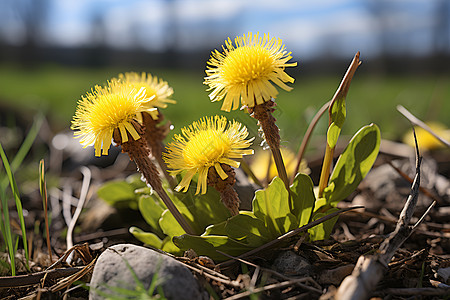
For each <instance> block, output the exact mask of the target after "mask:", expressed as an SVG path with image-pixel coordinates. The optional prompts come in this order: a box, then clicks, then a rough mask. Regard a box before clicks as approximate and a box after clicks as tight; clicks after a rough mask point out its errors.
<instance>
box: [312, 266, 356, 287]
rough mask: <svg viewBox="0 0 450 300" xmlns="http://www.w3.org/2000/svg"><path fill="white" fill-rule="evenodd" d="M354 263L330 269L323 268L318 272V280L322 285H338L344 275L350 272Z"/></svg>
mask: <svg viewBox="0 0 450 300" xmlns="http://www.w3.org/2000/svg"><path fill="white" fill-rule="evenodd" d="M354 267H355V265H353V264H348V265H343V266H340V267H337V268H334V269H331V270H324V271H323V272H321V273H320V274H319V278H318V280H317V281H318V282H319V283H320V284H324V285H336V286H338V285H340V284H341V282H342V280H344V278H345V277H347V276H348V275H350V274H352V272H353V269H354Z"/></svg>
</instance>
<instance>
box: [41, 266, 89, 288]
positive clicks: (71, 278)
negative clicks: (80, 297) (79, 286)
mask: <svg viewBox="0 0 450 300" xmlns="http://www.w3.org/2000/svg"><path fill="white" fill-rule="evenodd" d="M95 261H96V260H95V259H93V260H92V261H91V262H90V263H89V264H88V265H87V266H85V267H83V268H82V269H81V270H80V271H78V272H77V273H75V274H72V275H70V276H69V277H66V278H64V279H62V280H61V281H60V282H58V283H57V284H55V285H53V286H51V287H50V288H49V290H50V291H51V292H57V291H60V290H62V289H64V288H67V287H69V286H71V285H72V283H74V282H75V281H77V280H79V279H80V278H82V277H84V276H86V275H87V274H88V273H90V272H92V271H93V269H94V265H95Z"/></svg>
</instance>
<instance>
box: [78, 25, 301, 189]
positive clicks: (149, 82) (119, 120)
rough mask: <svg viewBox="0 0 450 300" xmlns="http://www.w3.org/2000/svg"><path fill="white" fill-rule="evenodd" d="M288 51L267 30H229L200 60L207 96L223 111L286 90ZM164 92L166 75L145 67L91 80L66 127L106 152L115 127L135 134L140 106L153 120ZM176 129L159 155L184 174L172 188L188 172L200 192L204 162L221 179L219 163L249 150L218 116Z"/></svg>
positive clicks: (239, 131) (242, 132) (242, 134)
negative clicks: (97, 82) (232, 33)
mask: <svg viewBox="0 0 450 300" xmlns="http://www.w3.org/2000/svg"><path fill="white" fill-rule="evenodd" d="M291 58H292V57H291V53H290V52H287V51H286V50H285V47H284V45H283V44H282V41H281V40H280V39H275V38H271V37H269V35H268V34H264V35H263V36H260V35H259V33H257V34H252V33H248V34H247V35H243V36H242V37H236V38H235V39H234V44H233V42H232V41H231V39H230V38H228V40H226V41H225V46H223V53H221V52H219V51H217V50H215V51H214V52H212V54H211V58H210V60H209V61H208V67H207V70H206V74H207V76H206V77H205V79H204V83H205V84H206V85H209V90H210V91H211V93H210V95H209V97H210V99H211V100H212V101H220V100H224V102H223V105H222V110H225V111H230V110H231V109H237V108H239V107H240V104H241V105H245V106H248V107H254V106H255V105H258V104H262V103H264V102H266V101H269V100H271V99H272V98H274V97H276V96H277V94H278V91H277V89H276V88H275V87H274V84H275V85H277V86H279V87H280V88H282V89H284V90H288V91H289V90H291V89H292V88H291V87H289V86H287V85H286V84H285V83H286V82H289V83H292V82H294V79H293V78H292V77H290V76H289V75H287V74H286V73H285V72H284V69H285V67H292V66H296V65H297V63H295V62H294V63H289V62H288V61H289V60H290V59H291ZM172 94H173V90H172V88H171V87H169V85H168V84H167V82H165V81H163V80H161V79H158V78H157V77H154V76H152V75H150V74H146V73H142V74H138V73H124V74H119V75H118V78H113V79H112V80H111V81H109V82H108V84H107V85H106V86H105V87H100V86H95V87H94V88H93V89H92V91H91V92H89V93H87V94H86V96H82V98H81V100H79V102H78V107H77V110H76V112H75V116H74V118H73V121H72V126H71V128H72V129H73V130H75V131H76V133H75V137H78V138H81V140H80V143H81V144H83V145H84V146H85V147H86V146H89V145H94V148H95V155H96V156H100V155H101V154H103V155H107V154H108V150H109V148H110V146H111V141H112V136H113V132H114V131H115V130H118V131H119V132H120V135H121V138H122V142H123V143H126V142H127V141H128V139H129V136H131V138H133V139H134V140H137V139H139V138H140V135H139V133H138V132H137V130H136V128H135V126H134V125H133V124H135V122H139V123H142V115H141V114H142V113H148V114H150V115H151V116H152V118H153V119H155V120H156V119H158V115H159V112H158V108H165V107H167V104H168V103H175V101H174V100H172V99H171V98H170V97H171V96H172ZM181 132H182V134H181V135H175V137H174V141H173V142H172V143H170V144H169V146H168V149H167V150H168V152H167V153H166V154H165V157H164V159H165V161H166V163H167V165H168V168H169V169H170V172H171V173H172V174H174V175H175V174H179V173H183V174H184V177H183V179H182V181H181V182H180V183H179V185H178V186H177V187H176V190H177V191H181V190H182V191H187V189H188V187H189V184H190V182H191V180H192V178H193V177H194V175H195V174H199V179H198V184H197V191H196V193H199V192H201V193H202V194H204V193H206V189H207V183H208V182H207V175H208V170H209V168H210V167H214V168H215V170H216V171H217V174H218V175H219V176H220V177H221V178H222V179H225V178H227V176H228V175H227V174H226V173H225V172H224V170H223V169H222V167H221V164H227V165H230V166H233V167H238V166H239V162H237V161H236V159H240V158H242V157H243V156H244V155H248V154H253V150H251V149H247V148H248V147H249V146H250V145H251V141H252V140H253V139H250V140H246V138H247V136H248V131H247V128H246V127H245V126H243V125H242V124H240V123H238V122H236V121H232V122H228V121H227V120H226V118H225V117H220V116H215V117H205V118H203V119H200V120H199V121H197V122H194V123H192V125H190V126H188V127H184V128H183V129H182V130H181Z"/></svg>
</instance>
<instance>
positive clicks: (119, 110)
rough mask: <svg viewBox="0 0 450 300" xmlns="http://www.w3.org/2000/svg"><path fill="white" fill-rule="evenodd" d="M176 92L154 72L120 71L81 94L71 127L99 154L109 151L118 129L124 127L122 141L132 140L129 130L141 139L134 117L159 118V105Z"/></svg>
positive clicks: (161, 105)
mask: <svg viewBox="0 0 450 300" xmlns="http://www.w3.org/2000/svg"><path fill="white" fill-rule="evenodd" d="M172 94H173V90H172V88H170V87H169V86H168V84H167V82H165V81H162V80H159V81H158V78H157V77H152V76H151V75H150V74H145V73H142V74H141V75H139V74H137V73H125V74H119V78H113V79H112V80H111V81H109V82H108V83H107V85H106V86H104V87H102V86H95V87H94V88H93V89H92V91H91V92H88V93H87V94H86V96H82V97H81V100H79V101H78V107H77V110H76V112H75V116H74V118H73V120H72V126H71V129H73V130H75V131H76V132H75V137H77V138H81V140H80V143H81V144H82V145H83V146H84V147H87V146H90V145H94V148H95V155H96V156H100V155H101V154H103V155H108V150H109V148H110V146H111V141H112V135H113V132H114V130H115V129H118V130H119V131H120V135H121V138H122V142H127V141H128V134H127V132H128V133H129V134H130V135H131V137H132V138H133V139H135V140H137V139H139V138H140V136H139V134H138V133H137V131H136V129H135V127H134V126H133V125H132V122H133V120H134V121H136V122H140V123H141V122H142V115H141V113H148V114H150V115H151V116H152V118H153V119H156V118H158V110H157V107H166V106H167V104H166V103H174V102H175V101H174V100H171V99H169V97H170V96H171V95H172Z"/></svg>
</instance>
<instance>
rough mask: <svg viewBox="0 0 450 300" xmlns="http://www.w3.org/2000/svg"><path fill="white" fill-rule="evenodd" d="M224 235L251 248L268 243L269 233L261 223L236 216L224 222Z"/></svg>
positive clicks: (257, 220)
mask: <svg viewBox="0 0 450 300" xmlns="http://www.w3.org/2000/svg"><path fill="white" fill-rule="evenodd" d="M224 227H225V228H224V229H225V233H226V234H225V235H227V236H228V237H230V238H232V239H235V240H237V241H239V242H242V243H244V244H246V245H249V246H252V247H255V248H256V247H258V246H261V245H262V244H264V243H266V242H268V241H269V236H270V232H269V231H268V229H267V228H266V226H265V224H264V222H263V221H261V220H260V219H257V218H256V217H251V216H248V215H241V214H239V215H237V216H234V217H232V218H230V219H229V220H228V221H226V222H225V226H224Z"/></svg>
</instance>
